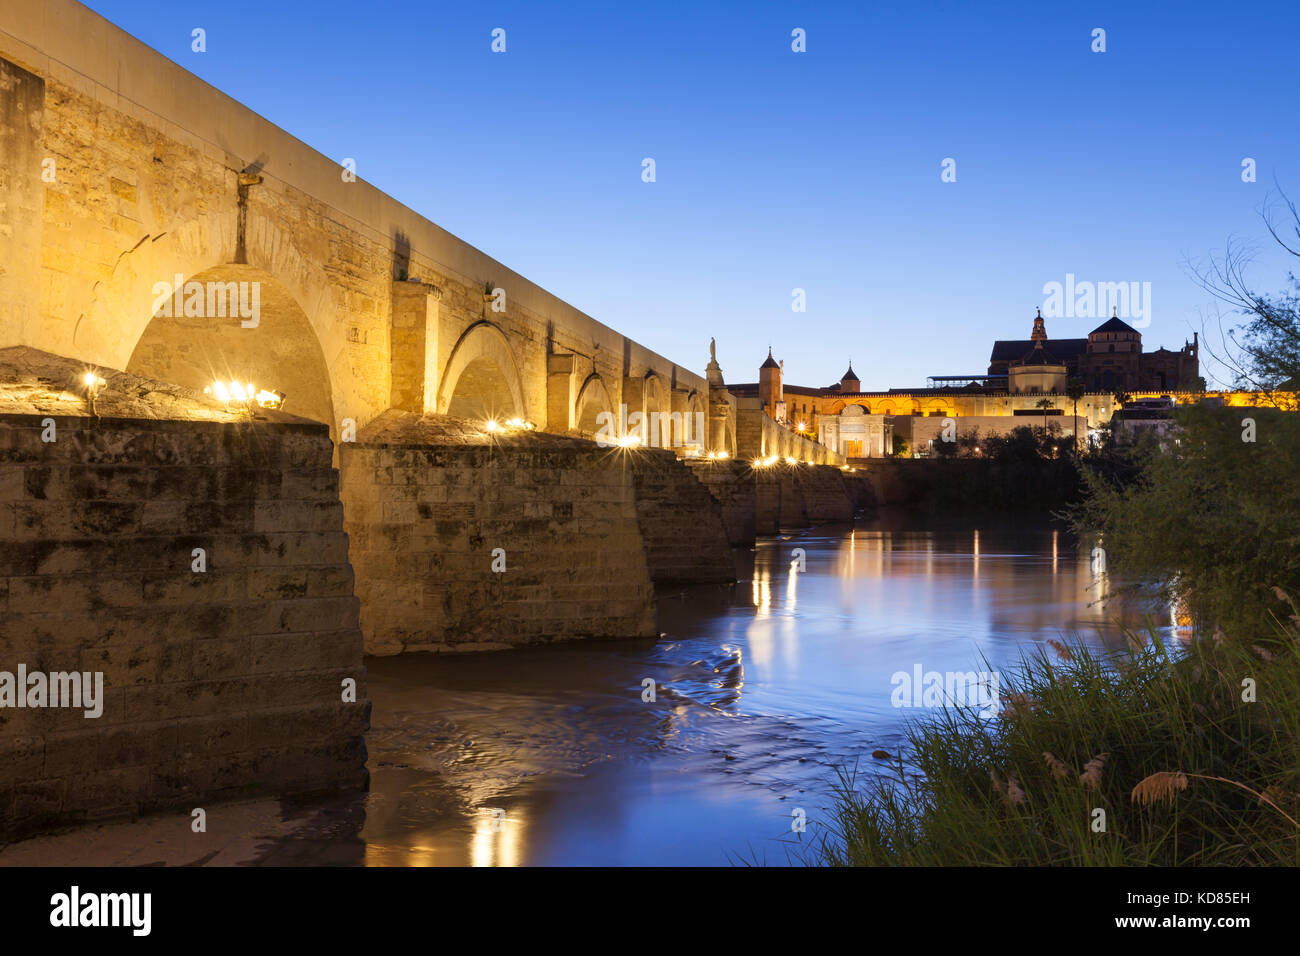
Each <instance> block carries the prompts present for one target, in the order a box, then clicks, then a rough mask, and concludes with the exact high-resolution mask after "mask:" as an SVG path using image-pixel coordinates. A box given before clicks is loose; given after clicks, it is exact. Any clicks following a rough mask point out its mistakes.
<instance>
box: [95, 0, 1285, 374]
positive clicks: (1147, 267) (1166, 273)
mask: <svg viewBox="0 0 1300 956" xmlns="http://www.w3.org/2000/svg"><path fill="white" fill-rule="evenodd" d="M89 6H90V7H92V8H93V9H94V10H96V11H98V12H99V13H101V14H102V15H104V16H106V17H107V18H109V19H110V20H112V21H113V22H114V23H116V24H118V25H119V26H121V27H122V28H123V29H125V30H127V31H128V32H130V33H132V34H134V35H135V36H137V37H139V38H140V39H142V40H143V41H144V42H146V43H148V44H149V45H150V46H152V47H154V48H155V49H157V50H159V51H160V52H162V53H164V54H165V55H167V56H168V57H170V58H172V59H173V60H175V61H176V62H178V63H180V64H181V65H183V66H184V67H186V68H187V69H189V70H191V71H193V72H194V73H196V74H197V75H198V76H200V77H202V78H203V79H205V80H207V81H208V82H210V83H212V84H213V85H215V86H216V87H218V88H220V89H221V90H223V91H225V92H226V93H228V94H229V95H231V96H233V97H234V98H236V99H238V100H240V101H241V102H243V103H244V104H246V105H247V106H249V107H250V108H252V109H254V110H256V111H257V112H258V113H260V114H262V115H263V116H265V117H267V118H268V119H269V120H271V121H272V122H274V123H276V124H278V125H279V126H281V127H283V128H284V129H286V130H288V131H289V132H290V133H292V134H294V135H295V136H297V137H299V138H300V139H302V140H304V141H305V142H307V143H309V144H310V145H312V146H313V147H315V148H316V149H318V150H320V151H321V152H322V153H324V154H326V155H328V156H332V157H335V158H338V159H340V160H341V159H342V158H344V157H353V158H355V159H356V161H357V172H358V175H359V176H360V177H361V178H363V179H366V180H368V181H369V182H371V183H373V184H375V185H376V186H378V187H379V188H381V189H383V190H384V191H385V192H388V193H389V194H391V195H392V196H394V197H395V198H397V199H399V200H400V201H402V202H403V203H405V204H406V205H408V206H410V207H411V208H413V209H415V210H417V211H418V212H420V213H421V214H423V215H425V216H427V217H428V218H429V219H432V220H433V221H434V222H436V223H438V224H439V225H441V226H442V227H444V228H445V229H447V230H449V231H451V232H452V233H454V234H456V235H458V236H460V237H461V238H463V239H465V240H466V241H468V242H470V243H472V244H473V245H475V246H478V247H479V248H481V249H483V250H484V251H485V252H487V253H489V254H490V255H492V256H494V257H496V258H497V259H500V260H501V261H502V262H505V263H506V264H508V265H509V266H510V267H511V268H513V269H515V270H516V271H517V272H519V273H521V274H522V275H525V276H527V277H528V278H530V279H532V280H533V281H534V282H537V283H538V284H539V285H542V286H544V287H545V288H547V289H549V290H550V291H552V292H554V293H555V294H556V295H558V296H560V297H561V298H563V299H565V300H567V301H569V302H571V303H572V304H573V305H575V306H577V307H578V308H580V309H582V310H584V311H586V312H588V313H589V314H591V315H592V316H594V317H595V318H597V319H599V320H600V321H602V322H605V323H606V324H608V325H610V326H612V327H614V328H616V329H618V330H619V331H621V332H623V333H625V334H627V335H629V336H631V337H633V338H634V339H636V340H638V341H640V342H642V343H644V344H645V345H648V346H649V347H651V348H653V349H655V350H657V351H659V352H661V353H663V354H665V355H667V356H669V357H671V358H672V359H674V360H675V361H678V362H681V363H682V364H685V365H687V366H689V367H692V368H695V369H697V370H699V369H702V368H703V365H704V363H705V362H706V361H707V358H708V353H707V346H708V340H709V337H710V336H715V337H716V338H717V340H718V358H719V361H720V363H721V364H722V367H723V370H724V374H725V375H726V377H727V379H728V380H729V381H733V382H742V381H754V380H755V379H756V378H757V368H758V365H759V364H760V363H761V362H762V361H763V359H764V357H765V356H766V353H767V346H768V344H769V343H771V345H772V346H773V350H774V353H775V354H776V356H777V357H778V358H783V359H785V363H786V379H787V381H790V382H794V383H798V384H807V385H824V384H829V383H830V382H832V381H835V380H837V379H838V378H839V376H840V374H841V373H842V372H843V371H844V367H845V365H846V363H847V361H848V359H849V357H850V356H851V357H852V360H853V365H854V368H855V370H856V371H857V372H858V374H859V376H860V377H861V379H862V381H863V387H864V388H885V387H903V386H913V385H922V384H924V381H925V377H926V376H927V375H930V374H965V373H979V372H982V371H984V369H985V367H986V365H987V362H988V353H989V347H990V343H991V341H992V340H993V339H995V338H1024V337H1027V336H1028V334H1029V329H1030V325H1031V321H1032V318H1033V315H1034V309H1035V307H1037V306H1039V305H1041V304H1042V303H1043V302H1044V299H1045V296H1044V293H1043V286H1044V284H1045V283H1048V282H1052V281H1056V282H1064V281H1065V277H1066V274H1067V273H1073V274H1074V275H1075V276H1076V277H1077V279H1078V280H1086V281H1093V282H1120V281H1124V282H1129V281H1138V282H1150V283H1151V324H1150V326H1148V327H1146V328H1144V329H1143V330H1142V331H1143V338H1144V342H1145V343H1146V344H1147V345H1148V347H1151V348H1154V347H1156V346H1159V345H1166V346H1169V347H1173V348H1177V347H1179V346H1181V345H1182V343H1183V341H1184V339H1189V338H1190V337H1191V333H1192V330H1193V329H1194V328H1195V329H1198V330H1199V329H1201V328H1202V323H1203V322H1206V321H1209V322H1213V321H1214V304H1213V300H1212V299H1211V297H1210V296H1209V295H1208V294H1206V293H1205V292H1204V291H1203V290H1202V289H1200V288H1199V287H1198V286H1197V285H1196V283H1195V282H1194V281H1193V280H1192V278H1191V277H1190V274H1189V268H1188V264H1187V263H1188V260H1192V261H1199V260H1203V259H1204V258H1205V257H1206V256H1208V255H1210V254H1212V253H1216V252H1221V251H1222V249H1223V247H1224V244H1225V242H1226V241H1227V240H1228V239H1229V237H1235V238H1237V239H1240V240H1243V241H1246V242H1249V243H1253V244H1255V245H1257V246H1258V248H1259V255H1258V257H1257V260H1256V263H1255V267H1254V269H1253V270H1252V272H1251V276H1252V278H1253V279H1254V280H1255V285H1256V286H1257V287H1258V288H1259V289H1260V290H1261V291H1265V292H1275V291H1278V290H1280V289H1282V288H1283V286H1284V284H1285V278H1286V275H1285V274H1286V269H1287V268H1288V267H1289V265H1290V263H1288V261H1287V258H1288V257H1285V256H1283V255H1281V254H1279V253H1278V252H1276V251H1274V249H1273V248H1272V247H1271V240H1268V239H1267V235H1266V233H1265V231H1264V227H1263V222H1262V220H1261V218H1260V210H1261V209H1262V208H1263V207H1264V206H1265V204H1266V202H1267V201H1269V200H1270V199H1273V200H1276V199H1277V189H1276V185H1275V181H1274V180H1275V179H1276V183H1277V184H1280V185H1281V187H1282V188H1283V189H1286V190H1287V191H1288V192H1289V194H1290V195H1291V196H1292V197H1293V198H1297V199H1300V149H1298V147H1300V124H1298V123H1297V122H1296V120H1297V109H1296V107H1297V103H1298V101H1300V94H1298V93H1297V83H1296V79H1295V73H1294V56H1295V48H1296V42H1297V38H1298V37H1300V4H1296V3H1282V2H1275V0H1267V2H1262V3H1251V4H1249V5H1244V6H1242V5H1231V4H1225V3H1213V4H1209V3H1205V4H1203V3H1186V4H1177V5H1174V4H1167V5H1163V6H1165V7H1166V9H1158V8H1156V6H1155V5H1150V4H1141V5H1138V4H1133V3H1113V4H1112V3H1088V4H1082V3H1060V2H1051V3H1038V4H998V5H990V4H976V3H943V4H938V3H933V4H932V3H915V4H913V3H907V4H889V5H886V4H880V3H842V4H841V3H816V4H800V3H745V4H741V3H735V4H710V3H699V4H696V3H673V2H657V3H652V4H596V3H590V4H582V3H563V4H561V3H546V2H538V0H532V2H523V3H463V2H461V3H454V4H452V3H447V4H443V3H393V2H388V0H373V2H367V3H340V2H334V0H315V2H311V3H287V2H280V3H273V4H266V5H255V6H252V7H248V6H242V5H239V4H234V5H231V4H218V3H215V2H212V0H208V2H192V0H173V2H169V3H167V4H156V3H153V2H149V3H144V2H139V0H135V2H133V0H92V2H90V4H89ZM1135 7H1140V8H1139V9H1135ZM195 27H202V28H203V29H204V30H206V32H207V52H205V53H201V54H200V53H194V52H192V51H191V49H190V44H191V36H190V32H191V30H192V29H193V28H195ZM496 27H501V28H504V29H505V30H506V52H505V53H504V54H494V53H492V52H491V50H490V43H491V31H492V30H493V29H494V28H496ZM796 27H800V28H803V29H804V30H806V33H807V52H806V53H794V52H792V50H791V36H790V34H791V30H793V29H794V28H796ZM1098 27H1100V28H1102V29H1104V30H1105V31H1106V51H1105V52H1104V53H1094V52H1093V51H1092V49H1091V46H1092V44H1093V37H1092V31H1093V30H1094V28H1098ZM645 157H651V158H653V159H654V160H655V163H656V174H657V180H656V181H655V182H653V183H645V182H642V179H641V170H642V166H641V163H642V159H643V158H645ZM1246 157H1250V158H1253V159H1254V160H1255V161H1256V163H1257V176H1258V182H1255V183H1251V184H1248V183H1243V182H1242V179H1241V163H1242V160H1243V159H1244V158H1246ZM945 158H952V159H954V160H955V161H956V174H957V178H956V182H951V183H945V182H941V178H940V173H941V171H942V170H941V163H942V161H943V160H944V159H945ZM1291 261H1292V262H1294V260H1291ZM795 288H802V289H805V290H806V296H807V311H806V312H804V313H795V312H793V311H792V309H791V301H792V290H793V289H795ZM1097 324H1100V319H1096V320H1090V319H1055V320H1049V321H1048V334H1049V336H1054V337H1073V336H1080V335H1083V334H1085V333H1086V332H1087V331H1088V330H1089V329H1090V328H1092V327H1093V326H1095V325H1097ZM1202 364H1203V366H1205V365H1206V363H1205V362H1203V363H1202ZM1206 371H1208V372H1212V371H1213V369H1206Z"/></svg>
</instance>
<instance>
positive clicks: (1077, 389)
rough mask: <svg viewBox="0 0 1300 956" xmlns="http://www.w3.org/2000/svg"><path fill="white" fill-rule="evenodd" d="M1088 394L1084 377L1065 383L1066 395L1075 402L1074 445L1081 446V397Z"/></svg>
mask: <svg viewBox="0 0 1300 956" xmlns="http://www.w3.org/2000/svg"><path fill="white" fill-rule="evenodd" d="M1087 394H1088V387H1087V386H1086V385H1084V383H1083V379H1081V378H1072V379H1070V380H1069V381H1068V382H1066V383H1065V397H1066V398H1068V399H1069V400H1070V401H1071V402H1073V403H1074V447H1075V448H1081V447H1082V445H1081V444H1080V443H1079V399H1081V398H1083V396H1085V395H1087Z"/></svg>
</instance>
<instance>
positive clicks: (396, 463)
mask: <svg viewBox="0 0 1300 956" xmlns="http://www.w3.org/2000/svg"><path fill="white" fill-rule="evenodd" d="M340 463H341V469H342V472H343V491H344V497H345V498H346V499H347V502H348V509H347V529H348V533H349V535H350V538H351V544H352V551H351V556H352V562H353V566H354V567H355V568H356V572H357V594H358V595H359V596H360V598H361V600H362V602H363V615H362V626H363V629H364V631H365V640H366V650H367V651H368V652H369V653H374V654H396V653H401V652H403V651H476V650H495V649H502V648H507V647H513V646H517V645H523V644H536V643H544V642H549V641H556V640H567V639H577V638H593V637H596V638H619V637H622V638H627V637H652V636H654V634H655V630H654V603H653V600H654V595H653V591H652V588H651V584H650V578H649V576H648V574H647V571H646V560H645V557H644V555H643V553H642V548H641V535H640V532H639V530H638V527H637V511H636V501H635V499H634V496H633V487H632V479H631V475H630V474H629V473H627V472H625V471H624V470H622V469H621V468H619V467H618V465H617V464H616V463H615V462H612V461H611V459H610V458H609V455H608V452H607V450H605V449H601V448H598V447H597V446H596V445H595V444H594V443H592V442H588V441H582V440H578V439H571V438H564V437H560V436H553V435H545V434H539V433H535V432H531V433H523V434H519V433H513V434H503V435H501V436H500V437H494V438H488V437H487V436H485V435H484V434H483V433H482V432H481V430H480V429H478V428H477V427H475V426H472V425H470V424H469V423H466V422H460V421H458V420H456V419H448V418H445V417H441V416H428V417H419V416H416V415H414V414H409V413H404V412H400V411H389V412H386V413H385V414H384V415H382V416H381V417H380V418H379V419H377V420H376V421H375V422H372V423H371V424H370V425H369V426H367V427H366V428H364V429H362V431H361V432H360V434H358V436H357V441H356V442H355V443H346V444H344V445H343V446H342V449H341V452H340ZM497 548H500V549H502V550H503V551H504V555H502V556H501V557H502V558H503V560H504V568H505V570H504V571H501V572H497V571H494V570H493V563H494V555H493V551H494V550H495V549H497ZM499 566H500V565H498V567H499Z"/></svg>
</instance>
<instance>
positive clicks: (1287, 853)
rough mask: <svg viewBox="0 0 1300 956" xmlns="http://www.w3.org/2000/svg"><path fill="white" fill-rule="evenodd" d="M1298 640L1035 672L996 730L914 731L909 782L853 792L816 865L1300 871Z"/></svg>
mask: <svg viewBox="0 0 1300 956" xmlns="http://www.w3.org/2000/svg"><path fill="white" fill-rule="evenodd" d="M1297 624H1300V618H1297V617H1292V618H1291V620H1290V622H1289V623H1287V624H1286V625H1285V626H1283V625H1280V624H1279V625H1278V629H1277V635H1276V636H1274V637H1273V638H1272V639H1270V640H1269V641H1268V642H1267V643H1266V644H1263V643H1261V644H1260V645H1257V646H1254V647H1252V646H1249V645H1246V644H1242V643H1240V642H1227V641H1224V640H1223V639H1222V638H1221V636H1216V638H1205V639H1198V640H1197V641H1195V642H1194V643H1193V644H1192V645H1191V646H1190V647H1189V648H1188V649H1187V652H1186V653H1185V654H1184V655H1182V656H1180V657H1179V658H1177V659H1171V657H1170V656H1169V655H1168V654H1167V652H1166V650H1165V649H1164V647H1163V646H1162V645H1161V644H1160V643H1159V642H1158V641H1156V640H1155V639H1154V636H1152V638H1151V639H1150V640H1143V639H1139V638H1137V637H1135V636H1131V637H1130V642H1131V644H1132V651H1131V653H1130V654H1127V655H1124V656H1122V657H1121V656H1115V657H1103V656H1101V655H1098V654H1096V653H1093V652H1091V651H1089V650H1088V649H1087V648H1085V647H1084V646H1082V645H1081V644H1079V643H1077V642H1075V643H1072V644H1070V645H1069V646H1068V647H1067V646H1058V647H1057V649H1056V651H1055V652H1054V653H1052V654H1048V653H1047V652H1041V653H1037V654H1035V655H1033V656H1031V657H1028V658H1025V659H1022V661H1021V663H1020V665H1019V666H1018V667H1017V668H1016V669H1014V670H1013V671H1012V673H1010V674H1007V673H1003V674H1002V682H1003V685H1004V686H1005V685H1007V684H1009V685H1010V690H1009V692H1004V693H1003V694H1002V702H1003V710H1002V712H1001V713H1000V714H999V715H998V716H997V717H996V718H992V719H989V718H982V717H980V716H979V715H978V713H976V712H974V711H973V710H967V709H957V708H945V709H943V710H941V711H938V712H936V714H935V715H934V716H933V717H931V718H928V719H926V720H923V721H921V722H918V723H915V724H913V725H912V726H911V728H910V729H909V735H908V741H909V743H908V748H907V751H908V756H909V761H908V763H910V764H911V766H912V768H913V769H905V766H904V764H903V763H902V762H900V764H899V765H898V766H897V767H896V768H895V769H894V771H893V772H892V773H891V774H887V775H885V776H882V777H876V778H872V779H871V780H868V781H865V782H859V781H857V780H855V779H853V778H852V777H850V776H844V777H842V779H841V786H840V791H839V794H838V801H837V805H836V807H835V808H833V812H832V816H831V819H830V820H828V821H826V822H825V825H824V829H822V830H821V831H820V834H819V838H818V839H816V840H815V841H814V843H813V847H814V849H813V850H812V852H811V854H810V856H811V857H812V859H811V860H810V862H816V863H823V864H831V865H847V866H872V865H902V866H932V865H941V866H1017V865H1033V866H1043V865H1071V866H1076V865H1082V866H1108V865H1123V866H1147V865H1159V866H1192V865H1206V866H1209V865H1224V866H1241V865H1288V866H1297V865H1300V823H1297V820H1298V819H1300V631H1298V630H1297ZM1248 681H1253V687H1254V698H1255V700H1254V702H1247V701H1246V700H1243V695H1245V696H1249V694H1248V691H1247V687H1248V686H1249V685H1247V686H1243V682H1248ZM1098 810H1100V811H1103V812H1104V818H1103V817H1102V816H1101V815H1099V814H1098V813H1097V812H1096V811H1098Z"/></svg>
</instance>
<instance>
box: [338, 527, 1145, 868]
mask: <svg viewBox="0 0 1300 956" xmlns="http://www.w3.org/2000/svg"><path fill="white" fill-rule="evenodd" d="M796 549H801V551H798V550H796ZM739 561H740V568H739V575H738V576H739V578H740V583H738V584H737V585H736V586H735V587H733V588H723V589H703V590H701V589H689V590H680V589H673V590H671V591H668V592H663V593H661V594H660V596H659V611H660V613H659V618H660V628H659V629H660V630H661V631H663V632H665V634H666V636H665V637H664V638H662V639H661V640H659V641H657V642H649V641H641V642H601V643H582V644H573V645H555V646H552V647H546V648H536V649H529V650H520V651H511V652H505V653H495V654H480V655H472V656H441V657H439V656H419V655H413V656H409V657H402V658H383V659H372V660H370V661H369V662H368V665H369V668H370V697H371V699H372V700H373V701H374V711H373V719H372V729H371V732H370V734H369V735H368V737H367V743H368V747H369V753H370V759H369V765H370V770H371V792H370V793H369V794H368V795H367V796H366V797H365V798H364V799H365V823H364V825H363V828H362V830H361V834H360V836H361V842H362V843H363V845H364V848H365V849H364V862H365V863H367V864H371V865H452V864H454V865H486V866H493V865H497V866H513V865H539V864H540V865H545V864H552V865H565V864H624V865H664V864H705V865H719V864H723V865H725V864H727V863H728V862H744V861H761V862H768V863H784V862H786V860H787V858H788V856H789V854H788V852H787V851H788V847H789V845H790V844H791V843H792V841H794V840H795V836H794V834H793V833H792V832H791V820H792V813H793V812H795V811H796V810H800V809H801V810H803V811H804V812H806V814H807V817H808V819H809V820H810V821H815V820H817V819H818V817H819V816H823V815H824V814H823V808H825V807H827V806H828V805H829V802H830V799H829V793H830V786H831V783H832V781H833V780H834V772H835V768H836V767H837V766H850V767H851V766H853V765H855V764H857V765H859V766H860V767H861V768H862V769H863V770H870V769H871V768H873V767H875V766H878V765H879V763H878V761H875V760H873V758H872V757H871V754H872V752H873V751H874V750H877V749H883V750H886V751H889V752H890V753H894V752H896V751H897V750H898V748H899V745H900V742H901V736H902V731H903V725H904V722H905V721H906V720H907V719H908V718H910V717H915V716H918V715H920V714H921V713H922V711H918V710H911V709H907V708H896V707H894V706H892V705H891V691H892V690H893V685H892V684H891V680H890V679H891V676H892V675H893V674H894V673H895V672H897V671H905V672H909V673H910V672H912V670H913V669H914V668H915V667H917V666H920V667H921V668H923V669H924V670H926V671H940V672H942V671H970V670H976V671H978V670H983V669H985V668H986V665H985V663H984V662H985V661H987V662H988V665H989V666H992V667H994V668H1005V667H1007V666H1008V665H1011V664H1013V663H1014V662H1015V661H1016V660H1017V659H1018V658H1019V657H1020V655H1021V654H1022V652H1023V651H1025V650H1026V649H1028V648H1032V647H1033V646H1034V645H1038V644H1041V643H1042V642H1045V641H1046V640H1047V639H1049V638H1057V639H1059V638H1061V637H1063V636H1064V637H1070V636H1078V637H1079V638H1081V639H1083V640H1085V641H1088V642H1089V643H1092V644H1095V645H1099V646H1105V647H1109V648H1115V649H1119V648H1122V647H1123V645H1124V637H1123V633H1122V630H1121V625H1125V626H1130V627H1140V626H1141V625H1142V624H1143V614H1142V613H1141V612H1140V609H1139V608H1137V607H1133V606H1129V607H1125V606H1123V605H1117V604H1115V603H1111V604H1108V605H1106V606H1102V605H1101V604H1099V603H1098V598H1099V597H1101V596H1103V595H1102V594H1100V593H1099V583H1102V584H1104V583H1105V581H1106V578H1105V577H1104V576H1099V575H1097V574H1095V573H1094V568H1093V566H1092V565H1093V562H1092V561H1091V559H1090V548H1089V545H1088V544H1087V543H1084V542H1078V541H1076V540H1074V539H1073V538H1071V537H1069V536H1068V535H1067V534H1066V532H1064V531H1054V530H1051V529H1032V528H1030V529H1016V528H1012V527H1000V528H999V527H990V526H984V527H981V528H980V529H979V530H975V529H973V528H964V529H952V528H930V529H918V528H917V527H915V525H909V527H908V528H906V529H904V528H900V527H891V526H890V525H888V524H874V525H867V526H859V527H858V528H856V529H849V528H847V527H844V528H822V529H818V530H816V531H812V532H808V533H803V534H796V535H789V536H783V537H781V538H775V539H770V540H765V541H762V542H760V543H759V545H758V547H757V548H755V549H754V550H753V551H750V552H742V553H741V555H740V557H739ZM1166 618H1167V615H1166ZM647 680H651V681H653V682H654V686H655V698H656V699H655V700H654V701H653V702H651V701H648V700H644V699H643V695H647V696H648V693H647V691H646V689H645V688H646V684H645V682H646V681H647Z"/></svg>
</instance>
